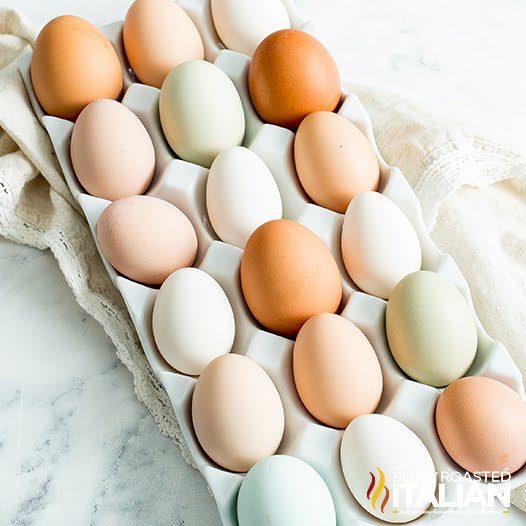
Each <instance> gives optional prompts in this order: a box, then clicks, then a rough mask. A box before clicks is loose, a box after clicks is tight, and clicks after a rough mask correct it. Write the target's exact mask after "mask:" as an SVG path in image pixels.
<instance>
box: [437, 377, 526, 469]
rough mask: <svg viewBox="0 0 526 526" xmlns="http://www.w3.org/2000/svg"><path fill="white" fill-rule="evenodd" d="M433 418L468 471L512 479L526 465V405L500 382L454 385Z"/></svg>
mask: <svg viewBox="0 0 526 526" xmlns="http://www.w3.org/2000/svg"><path fill="white" fill-rule="evenodd" d="M435 418H436V426H437V431H438V435H439V437H440V440H441V442H442V445H443V446H444V448H445V449H446V451H447V452H448V454H449V455H450V456H451V458H452V459H453V460H454V461H455V462H456V463H457V464H459V465H460V466H461V467H462V468H463V469H465V470H467V471H470V472H472V473H475V472H485V471H490V472H498V473H503V472H507V473H510V474H511V473H515V471H517V470H519V469H520V468H521V467H522V466H524V464H525V463H526V440H525V438H524V437H526V402H525V401H524V400H523V399H522V398H521V397H520V396H519V395H518V394H517V393H516V392H515V391H514V390H513V389H511V387H508V386H507V385H505V384H503V383H501V382H499V381H497V380H493V379H492V378H485V377H483V376H479V377H477V376H472V377H467V378H461V379H460V380H456V381H454V382H453V383H452V384H451V385H449V386H448V387H447V388H446V389H445V390H444V391H443V393H442V394H441V395H440V398H439V399H438V403H437V406H436V413H435Z"/></svg>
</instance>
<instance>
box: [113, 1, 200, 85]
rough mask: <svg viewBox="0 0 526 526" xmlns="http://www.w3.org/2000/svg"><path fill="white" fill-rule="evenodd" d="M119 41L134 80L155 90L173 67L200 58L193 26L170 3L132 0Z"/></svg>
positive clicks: (172, 2)
mask: <svg viewBox="0 0 526 526" xmlns="http://www.w3.org/2000/svg"><path fill="white" fill-rule="evenodd" d="M122 39H123V43H124V49H125V51H126V56H127V58H128V62H129V63H130V66H131V68H132V69H133V72H134V73H135V75H136V76H137V78H138V79H139V80H140V81H141V82H142V83H144V84H149V85H150V86H155V87H156V88H160V87H161V86H162V83H163V81H164V79H165V77H166V75H168V73H170V71H171V70H172V69H173V68H175V66H177V65H179V64H181V63H182V62H185V61H187V60H202V59H203V58H204V48H203V41H202V40H201V35H200V34H199V31H198V30H197V27H196V26H195V24H194V23H193V22H192V20H191V18H190V17H189V16H188V15H187V14H186V12H185V11H184V10H183V9H182V8H181V7H180V6H178V5H177V4H176V3H175V2H174V1H173V0H135V2H133V4H132V5H131V6H130V8H129V10H128V12H127V14H126V18H125V20H124V24H123V26H122Z"/></svg>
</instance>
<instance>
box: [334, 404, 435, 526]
mask: <svg viewBox="0 0 526 526" xmlns="http://www.w3.org/2000/svg"><path fill="white" fill-rule="evenodd" d="M340 458H341V463H342V469H343V474H344V476H345V480H346V482H347V485H348V486H349V489H350V490H351V493H352V494H353V496H354V498H355V499H356V500H357V501H358V503H359V504H360V506H362V508H363V509H364V510H365V511H367V512H368V513H370V514H371V515H373V516H374V517H376V518H378V519H380V520H382V521H385V522H391V523H405V522H409V521H412V520H414V519H416V518H417V517H420V516H421V515H422V514H423V513H424V512H425V511H426V510H427V509H428V508H429V506H430V504H431V501H432V499H433V497H434V493H435V488H436V474H435V465H434V463H433V460H432V458H431V455H430V454H429V451H428V450H427V448H426V446H425V445H424V443H423V442H422V441H421V440H420V438H419V437H418V436H417V435H416V434H415V433H413V431H411V430H410V429H409V428H408V427H406V426H405V425H404V424H402V423H400V422H398V421H397V420H395V419H394V418H391V417H389V416H385V415H377V414H374V415H362V416H359V417H358V418H356V419H355V420H353V421H352V422H351V423H350V424H349V426H348V427H347V429H346V430H345V432H344V433H343V438H342V443H341V447H340Z"/></svg>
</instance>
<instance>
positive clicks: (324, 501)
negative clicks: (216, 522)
mask: <svg viewBox="0 0 526 526" xmlns="http://www.w3.org/2000/svg"><path fill="white" fill-rule="evenodd" d="M237 516H238V521H239V526H336V512H335V510H334V503H333V501H332V496H331V494H330V492H329V488H328V487H327V485H326V484H325V481H324V480H323V479H322V478H321V476H320V475H319V474H318V473H317V471H315V470H314V469H313V468H312V467H311V466H309V465H308V464H306V463H305V462H303V461H302V460H299V459H297V458H295V457H290V456H287V455H274V456H272V457H268V458H265V459H263V460H261V461H260V462H258V463H257V464H256V465H255V466H253V467H252V469H251V470H250V471H249V472H248V473H247V475H246V477H245V479H244V480H243V483H242V484H241V488H240V490H239V496H238V500H237Z"/></svg>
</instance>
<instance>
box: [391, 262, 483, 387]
mask: <svg viewBox="0 0 526 526" xmlns="http://www.w3.org/2000/svg"><path fill="white" fill-rule="evenodd" d="M385 321H386V331H387V340H388V342H389V347H390V349H391V353H392V355H393V358H394V359H395V360H396V363H397V364H398V365H399V367H400V368H401V369H402V370H403V371H404V372H405V373H406V374H407V375H408V376H409V377H410V378H412V379H413V380H416V381H417V382H420V383H424V384H428V385H432V386H434V387H442V386H445V385H448V384H450V383H451V382H452V381H453V380H456V379H458V378H460V377H461V376H463V375H464V374H465V373H466V372H467V370H468V369H469V367H470V366H471V364H472V362H473V359H474V358H475V353H476V351H477V341H478V338H477V327H476V325H475V318H474V317H473V314H472V312H471V309H470V307H469V305H468V304H467V302H466V300H465V298H464V296H462V294H461V293H460V291H459V290H458V289H457V288H456V287H455V286H454V285H453V284H452V283H450V282H449V281H447V280H446V279H445V278H443V277H442V276H440V275H439V274H436V273H434V272H428V271H420V272H413V273H412V274H409V275H408V276H406V277H405V278H404V279H402V280H401V281H400V282H399V283H398V284H397V285H396V287H395V289H394V290H393V293H392V294H391V297H390V298H389V301H388V303H387V309H386V315H385Z"/></svg>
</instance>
